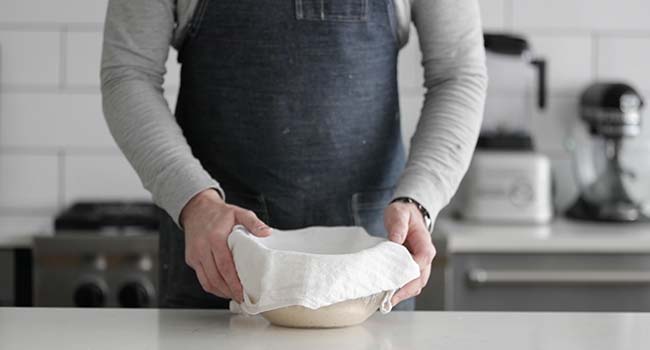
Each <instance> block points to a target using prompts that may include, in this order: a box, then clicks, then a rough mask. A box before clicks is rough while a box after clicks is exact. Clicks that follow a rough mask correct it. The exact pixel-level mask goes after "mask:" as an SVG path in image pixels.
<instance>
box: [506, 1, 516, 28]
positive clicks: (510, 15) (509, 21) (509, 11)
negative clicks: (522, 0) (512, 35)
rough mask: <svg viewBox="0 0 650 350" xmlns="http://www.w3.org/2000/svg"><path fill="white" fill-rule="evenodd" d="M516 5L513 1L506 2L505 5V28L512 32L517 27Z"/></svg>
mask: <svg viewBox="0 0 650 350" xmlns="http://www.w3.org/2000/svg"><path fill="white" fill-rule="evenodd" d="M514 7H515V3H514V1H513V0H505V1H504V3H503V27H504V28H506V29H508V30H512V29H513V28H514V25H515V21H514V12H515V9H514Z"/></svg>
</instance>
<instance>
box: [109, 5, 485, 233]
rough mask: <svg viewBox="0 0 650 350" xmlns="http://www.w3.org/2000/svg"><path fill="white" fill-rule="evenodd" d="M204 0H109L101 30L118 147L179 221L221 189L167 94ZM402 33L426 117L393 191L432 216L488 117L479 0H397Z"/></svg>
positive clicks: (446, 196) (452, 189)
mask: <svg viewBox="0 0 650 350" xmlns="http://www.w3.org/2000/svg"><path fill="white" fill-rule="evenodd" d="M199 1H200V0H110V1H109V5H108V12H107V15H106V24H105V29H104V46H103V52H102V64H101V89H102V96H103V107H104V115H105V118H106V121H107V123H108V126H109V128H110V131H111V133H112V135H113V137H114V138H115V141H116V142H117V144H118V146H119V147H120V149H121V150H122V152H124V154H125V156H126V157H127V159H128V160H129V162H130V163H131V165H132V166H133V167H134V168H135V170H136V172H137V173H138V175H139V177H140V179H141V181H142V183H143V185H144V187H145V188H146V189H147V190H148V191H149V192H151V194H152V196H153V200H154V202H155V203H156V204H158V205H159V206H161V207H162V208H163V209H165V210H166V211H167V212H168V213H169V215H170V216H171V217H172V218H173V219H174V220H175V221H176V222H177V223H178V220H179V216H180V213H181V211H182V209H183V207H184V206H185V204H187V202H188V201H189V200H190V199H191V198H192V197H193V196H194V195H196V194H197V193H199V192H201V191H203V190H205V189H208V188H215V189H217V190H219V191H220V192H222V195H225V196H227V193H226V194H224V193H223V191H222V190H221V188H220V186H219V183H218V180H219V179H213V178H212V177H211V176H210V175H209V174H208V173H207V172H206V171H205V169H203V167H202V166H201V164H200V162H199V161H198V160H197V159H196V158H195V157H194V156H193V155H192V151H191V149H190V147H189V145H188V143H187V141H186V140H185V138H184V136H183V133H182V131H181V129H180V127H179V125H178V124H177V123H176V121H175V119H174V116H173V114H172V112H171V110H170V108H169V106H168V105H167V102H166V101H165V99H164V97H163V88H162V84H163V76H164V75H165V62H166V61H167V55H168V53H169V47H170V45H172V46H173V47H175V48H179V47H180V46H181V44H182V42H183V39H184V37H185V33H186V32H187V27H188V23H189V22H190V20H191V18H192V15H193V13H194V10H195V8H196V6H197V3H198V2H199ZM393 2H394V3H395V7H396V16H397V22H398V24H399V31H398V32H399V37H400V40H401V41H402V44H405V43H406V40H408V31H409V27H410V23H411V21H412V22H413V23H414V24H415V27H416V29H417V31H418V36H419V39H420V48H421V50H422V56H423V59H422V65H423V66H424V85H425V88H426V92H425V100H424V105H423V107H422V114H421V117H420V120H419V122H418V125H417V129H416V131H415V134H414V136H413V138H412V139H411V148H410V154H409V159H408V162H407V164H406V168H405V170H404V173H403V174H402V176H401V178H400V180H399V183H398V185H397V188H396V190H395V194H394V196H395V197H410V198H412V199H414V200H415V201H417V202H419V203H420V204H422V206H424V208H426V209H427V211H428V212H429V214H430V215H431V216H432V218H433V219H435V217H436V216H437V214H438V212H439V211H440V210H441V209H442V207H444V206H445V205H446V204H447V203H448V202H449V200H450V198H451V196H452V195H453V194H454V193H455V191H456V189H457V187H458V184H459V183H460V180H461V179H462V177H463V175H464V174H465V172H466V171H467V167H468V165H469V162H470V158H471V155H472V152H473V150H474V146H475V143H476V139H477V136H478V132H479V129H480V124H481V120H482V114H483V104H484V100H485V90H486V86H487V74H486V68H485V52H484V49H483V36H482V31H481V21H480V15H479V7H478V0H393Z"/></svg>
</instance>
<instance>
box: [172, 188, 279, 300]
mask: <svg viewBox="0 0 650 350" xmlns="http://www.w3.org/2000/svg"><path fill="white" fill-rule="evenodd" d="M180 220H181V224H182V225H183V228H184V231H185V262H186V263H187V264H188V265H189V266H190V267H191V268H192V269H194V271H195V272H196V277H197V278H198V280H199V282H200V283H201V287H203V290H205V291H206V292H208V293H212V294H214V295H217V296H219V297H222V298H231V299H234V300H235V301H237V302H238V303H242V301H243V288H242V286H241V281H240V280H239V276H238V275H237V271H236V270H235V263H234V261H233V259H232V254H231V253H230V249H229V248H228V235H230V232H231V231H232V228H233V227H234V226H235V225H237V224H241V225H244V227H246V228H247V229H248V230H249V231H250V232H251V233H253V234H254V235H256V236H258V237H266V236H268V235H270V234H271V228H270V227H268V226H267V225H266V224H265V223H263V222H262V221H261V220H260V219H258V218H257V216H256V215H255V213H253V212H252V211H250V210H246V209H243V208H240V207H236V206H234V205H229V204H226V202H224V201H223V199H221V197H220V196H219V194H218V193H217V192H216V191H215V190H212V189H208V190H205V191H203V192H201V193H199V194H197V195H196V196H194V197H193V198H192V199H191V200H190V201H189V202H188V203H187V205H185V207H184V208H183V211H182V212H181V218H180Z"/></svg>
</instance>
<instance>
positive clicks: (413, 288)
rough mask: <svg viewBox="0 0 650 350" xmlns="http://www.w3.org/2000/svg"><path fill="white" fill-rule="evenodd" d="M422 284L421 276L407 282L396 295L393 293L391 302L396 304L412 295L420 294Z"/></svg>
mask: <svg viewBox="0 0 650 350" xmlns="http://www.w3.org/2000/svg"><path fill="white" fill-rule="evenodd" d="M421 284H422V282H421V281H420V278H416V279H414V280H413V281H411V282H409V283H407V284H406V285H404V287H402V288H400V289H399V290H398V291H397V293H395V295H393V297H392V298H391V299H390V302H391V303H392V304H393V306H395V305H397V304H399V303H400V302H402V301H404V300H406V299H408V298H410V297H413V296H416V295H418V293H419V291H420V290H421V289H422V287H421Z"/></svg>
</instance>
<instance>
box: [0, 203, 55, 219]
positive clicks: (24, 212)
mask: <svg viewBox="0 0 650 350" xmlns="http://www.w3.org/2000/svg"><path fill="white" fill-rule="evenodd" d="M57 210H58V208H56V207H47V206H39V207H31V208H30V207H11V206H0V218H11V217H49V216H52V214H54V213H55V212H56V211H57Z"/></svg>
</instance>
